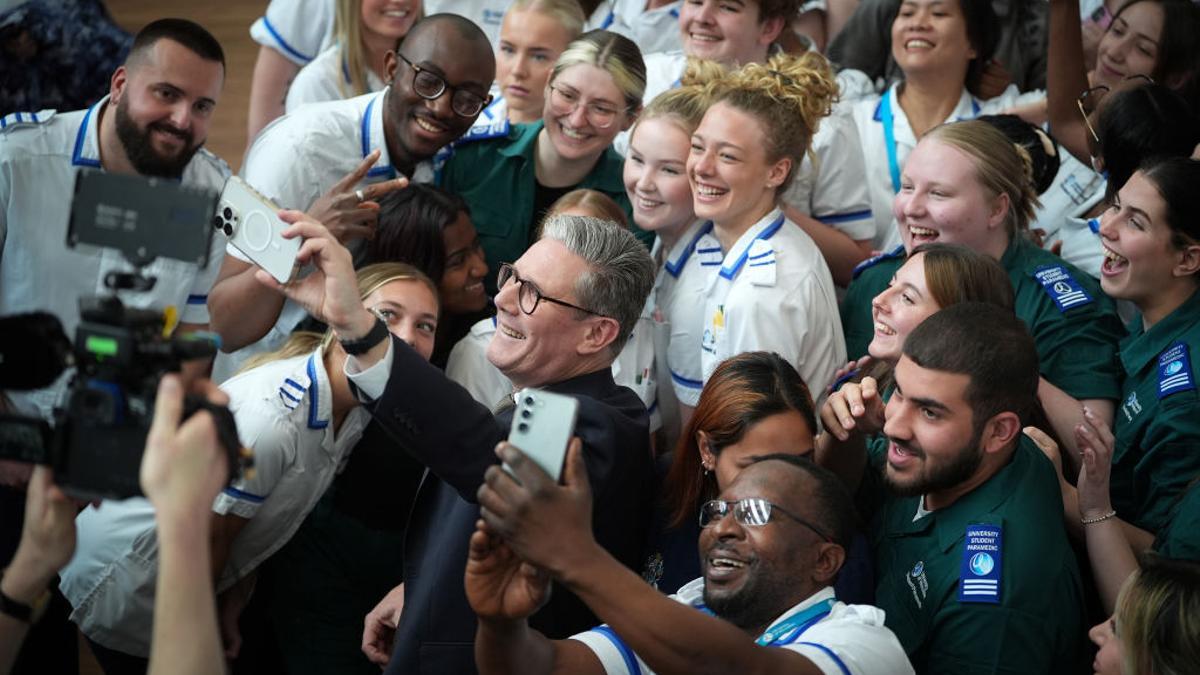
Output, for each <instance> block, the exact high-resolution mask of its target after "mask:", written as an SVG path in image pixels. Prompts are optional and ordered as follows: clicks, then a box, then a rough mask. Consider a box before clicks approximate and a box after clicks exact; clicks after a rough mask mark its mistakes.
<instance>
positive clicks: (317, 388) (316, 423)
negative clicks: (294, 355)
mask: <svg viewBox="0 0 1200 675" xmlns="http://www.w3.org/2000/svg"><path fill="white" fill-rule="evenodd" d="M316 359H317V355H316V354H313V355H312V356H310V357H308V381H309V382H312V388H311V389H310V390H309V392H308V428H309V429H324V428H325V427H327V426H329V421H328V420H322V419H320V418H319V417H318V416H317V413H319V412H320V411H321V406H320V402H319V401H318V400H317V399H318V398H319V397H320V393H321V384H320V382H318V381H317V361H316Z"/></svg>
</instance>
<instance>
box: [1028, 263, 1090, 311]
mask: <svg viewBox="0 0 1200 675" xmlns="http://www.w3.org/2000/svg"><path fill="white" fill-rule="evenodd" d="M1033 277H1034V278H1035V279H1037V280H1038V283H1040V284H1041V285H1042V288H1044V289H1046V294H1047V295H1049V296H1050V299H1051V300H1053V301H1054V304H1055V305H1058V311H1060V312H1065V311H1067V310H1068V309H1071V308H1072V307H1078V306H1080V305H1086V304H1088V303H1089V302H1091V301H1092V296H1090V295H1088V294H1087V291H1085V290H1083V287H1082V286H1080V285H1079V283H1078V282H1076V281H1075V279H1073V278H1072V277H1071V274H1070V273H1069V272H1067V270H1066V268H1064V267H1063V266H1062V265H1047V266H1045V267H1039V268H1038V269H1037V271H1035V272H1034V273H1033Z"/></svg>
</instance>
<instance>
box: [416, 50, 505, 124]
mask: <svg viewBox="0 0 1200 675" xmlns="http://www.w3.org/2000/svg"><path fill="white" fill-rule="evenodd" d="M396 56H397V57H399V59H400V60H401V61H403V62H405V63H407V64H408V67H409V68H412V69H413V91H415V92H417V96H420V97H421V98H423V99H425V100H426V101H435V100H437V99H438V98H440V97H441V95H442V94H444V93H446V92H447V91H449V92H450V109H451V110H453V111H454V114H456V115H458V116H460V117H474V116H476V115H478V114H479V111H481V110H483V109H484V107H485V106H486V105H487V104H488V103H491V102H492V96H491V95H490V94H489V95H487V96H480V95H479V94H476V93H475V92H473V91H467V90H466V89H462V88H460V87H452V86H450V84H449V83H447V82H446V78H444V77H442V76H441V75H438V74H437V73H435V72H433V71H431V70H428V69H426V68H422V67H421V66H418V65H417V64H415V63H413V62H412V61H409V60H408V58H407V57H405V56H404V55H403V54H401V53H400V52H396Z"/></svg>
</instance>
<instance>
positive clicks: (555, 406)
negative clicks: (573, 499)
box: [504, 388, 579, 482]
mask: <svg viewBox="0 0 1200 675" xmlns="http://www.w3.org/2000/svg"><path fill="white" fill-rule="evenodd" d="M578 414H579V401H578V400H577V399H576V398H575V397H573V396H564V395H563V394H555V393H552V392H548V391H543V390H541V389H532V388H531V389H522V390H521V391H519V392H517V407H516V408H515V409H514V410H513V419H512V429H511V430H510V431H509V432H508V442H509V443H512V444H513V445H515V446H516V447H517V449H518V450H520V451H521V452H523V453H525V455H526V456H527V457H529V459H531V460H533V461H534V462H536V463H537V465H538V466H540V467H542V470H543V471H545V472H546V473H548V474H550V477H551V478H553V479H554V480H555V482H558V481H559V480H560V479H561V478H562V468H563V461H564V460H565V459H566V457H567V444H568V443H569V442H570V441H571V435H572V434H573V433H575V418H576V416H577V415H578ZM504 468H505V469H506V470H508V467H507V466H505V467H504ZM509 473H512V471H511V470H509Z"/></svg>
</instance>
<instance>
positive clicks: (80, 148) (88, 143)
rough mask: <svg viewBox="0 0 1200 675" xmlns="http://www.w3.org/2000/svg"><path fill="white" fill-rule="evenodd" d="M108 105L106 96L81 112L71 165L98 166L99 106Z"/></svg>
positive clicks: (94, 167)
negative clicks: (81, 118) (84, 111)
mask: <svg viewBox="0 0 1200 675" xmlns="http://www.w3.org/2000/svg"><path fill="white" fill-rule="evenodd" d="M105 105H108V96H105V97H104V98H102V99H100V100H99V101H96V102H95V103H93V104H92V107H90V108H88V109H87V112H86V113H84V114H83V121H82V122H80V123H79V130H78V131H76V132H75V147H74V149H73V150H72V151H71V165H72V166H87V167H91V168H93V169H99V168H100V108H101V107H103V106H105Z"/></svg>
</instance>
